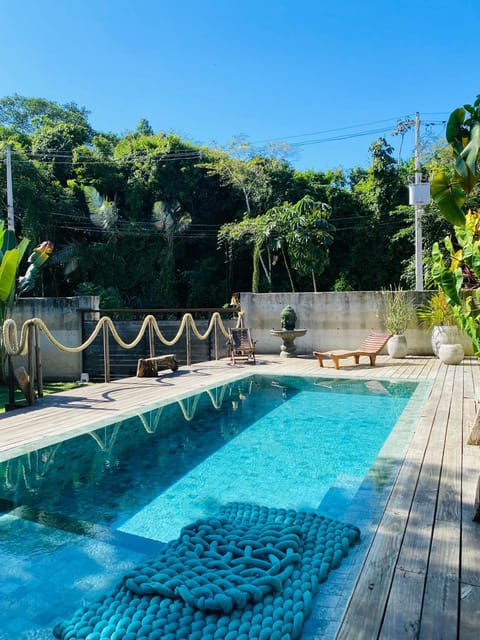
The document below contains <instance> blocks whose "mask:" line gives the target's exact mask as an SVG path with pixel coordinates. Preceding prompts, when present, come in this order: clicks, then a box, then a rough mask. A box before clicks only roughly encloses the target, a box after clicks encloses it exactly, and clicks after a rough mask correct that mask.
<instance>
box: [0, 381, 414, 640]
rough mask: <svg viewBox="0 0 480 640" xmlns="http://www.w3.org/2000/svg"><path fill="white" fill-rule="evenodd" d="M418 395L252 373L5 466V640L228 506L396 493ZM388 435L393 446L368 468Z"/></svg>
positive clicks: (90, 594) (334, 510)
mask: <svg viewBox="0 0 480 640" xmlns="http://www.w3.org/2000/svg"><path fill="white" fill-rule="evenodd" d="M423 397H424V394H423V392H422V385H421V384H420V385H419V384H418V383H411V382H398V383H397V382H391V381H352V380H347V379H340V378H336V379H328V378H321V379H313V378H311V379H310V378H308V379H307V378H294V377H275V378H268V377H265V376H258V375H257V376H253V377H250V378H246V379H243V380H240V381H238V382H234V383H230V384H228V385H224V386H223V387H217V388H214V389H210V390H208V391H206V392H203V393H202V394H200V395H198V396H194V397H192V398H189V399H185V400H182V401H178V402H175V403H173V404H171V405H167V406H163V407H159V408H157V409H154V410H152V411H149V412H148V413H146V414H143V415H140V416H136V417H133V418H128V419H127V420H125V421H123V422H122V423H116V424H112V425H110V426H106V427H103V428H102V429H99V430H97V431H95V432H92V433H91V434H86V435H84V436H81V437H79V438H74V439H71V440H67V441H65V442H62V443H58V444H57V445H53V446H51V447H48V448H45V449H41V450H38V451H35V452H32V453H30V454H27V455H25V456H21V457H19V458H16V459H13V460H10V461H7V462H5V463H2V464H1V465H0V472H1V476H0V477H1V478H2V479H3V481H2V487H1V491H0V500H1V501H2V502H1V504H2V506H3V511H4V512H5V515H3V516H2V517H1V518H0V535H1V536H2V541H3V542H4V543H5V544H4V545H3V546H2V553H1V555H0V560H2V562H3V566H4V567H6V572H4V576H5V577H6V581H5V579H4V588H3V591H4V592H5V593H6V596H7V597H6V599H5V602H6V606H5V607H4V608H3V611H2V614H1V615H2V616H4V618H5V620H4V621H3V620H2V624H0V627H1V629H2V631H0V640H3V639H4V638H5V639H6V638H21V637H25V638H27V637H30V636H28V633H30V634H31V633H32V632H33V631H35V633H36V635H35V637H36V638H43V637H51V635H50V632H48V629H49V628H50V629H51V626H53V622H54V621H55V620H56V619H57V618H58V617H62V616H68V615H69V614H71V612H72V610H73V609H74V608H76V607H78V605H79V604H80V602H82V600H83V599H85V600H89V599H91V598H94V597H95V596H96V595H97V594H98V593H101V592H102V591H104V590H105V589H106V588H108V586H110V584H111V583H112V581H113V582H115V581H116V579H117V577H118V576H119V575H122V574H123V573H125V570H126V569H128V567H131V566H132V565H134V564H136V563H138V562H139V561H140V560H141V559H142V558H143V557H147V556H149V555H151V554H152V553H155V551H158V549H160V548H161V547H162V545H163V544H164V543H165V542H167V541H169V540H171V539H173V538H175V537H177V536H178V533H179V531H180V529H181V527H182V526H184V525H185V524H187V523H189V522H191V521H193V520H195V519H197V518H198V517H203V516H205V515H209V514H212V513H215V512H216V511H217V510H218V507H219V506H220V505H222V504H224V503H226V502H229V501H232V500H234V501H242V500H245V501H248V502H253V503H258V504H264V505H269V506H272V507H282V508H293V509H297V510H318V511H320V512H322V513H324V514H326V515H329V516H331V517H337V518H343V517H344V516H345V515H346V514H349V513H350V514H352V515H353V514H355V508H356V496H358V495H359V492H361V491H362V490H365V487H366V486H370V487H373V492H372V495H377V496H378V495H380V494H381V493H382V492H384V491H385V490H386V489H388V486H389V483H391V481H392V477H393V474H394V472H395V464H394V461H395V460H396V461H397V462H398V460H399V459H400V458H401V456H402V451H404V450H405V447H406V444H407V442H408V434H409V433H411V430H412V428H413V424H414V418H415V415H416V411H417V409H418V402H420V401H421V399H422V398H423ZM415 407H416V408H415ZM399 423H400V424H403V427H402V428H401V429H400V430H399V429H398V424H399ZM395 424H397V427H396V428H395V432H394V433H393V434H392V429H393V427H394V426H395ZM392 438H393V440H392ZM389 439H390V441H391V442H393V443H394V444H393V447H392V448H393V449H394V450H395V454H394V455H389V454H388V453H387V454H384V455H383V456H382V457H381V460H382V463H381V464H380V463H379V462H378V460H377V463H376V464H374V465H373V467H372V464H373V463H374V461H375V460H376V459H377V456H378V453H379V451H380V450H381V449H382V447H383V449H385V444H384V443H385V442H386V441H387V442H388V440H389ZM366 479H367V480H366ZM364 497H365V496H363V498H362V506H363V508H364V507H365V500H364ZM372 504H375V503H374V502H373V503H372ZM357 506H358V502H357ZM372 508H378V505H377V506H374V507H372ZM370 511H371V510H370ZM359 517H360V516H359V514H358V513H357V515H356V516H355V518H356V519H359ZM354 524H356V522H355V523H354ZM3 549H4V550H3ZM32 554H34V560H35V562H33V561H32ZM52 563H54V564H55V567H56V570H55V573H57V577H56V579H54V578H53V576H52V569H51V567H52ZM65 563H66V564H65ZM59 566H61V567H65V566H68V568H69V571H67V572H66V575H65V572H63V574H62V571H59V570H58V567H59ZM47 578H48V579H47ZM45 583H48V584H49V587H50V589H51V590H52V593H53V596H52V597H51V599H50V602H47V604H46V603H45V601H43V603H39V602H38V600H39V598H38V596H39V591H40V592H41V593H44V591H45ZM32 585H35V588H32ZM19 595H21V599H22V600H23V605H22V606H21V607H20V608H19V605H18V602H19V599H18V596H19ZM57 600H60V603H58V601H57ZM42 605H43V606H42ZM26 612H27V615H26ZM20 614H21V616H22V619H21V620H20V619H18V617H16V616H18V615H20ZM2 633H3V634H4V635H2ZM42 633H45V634H46V635H45V636H43V635H41V634H42ZM312 637H313V636H312Z"/></svg>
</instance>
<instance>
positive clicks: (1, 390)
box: [0, 380, 85, 413]
mask: <svg viewBox="0 0 480 640" xmlns="http://www.w3.org/2000/svg"><path fill="white" fill-rule="evenodd" d="M83 386H85V385H84V384H83V383H82V384H80V383H79V382H78V381H76V380H75V381H74V382H44V383H43V393H44V395H47V393H58V392H59V391H68V390H69V389H75V388H76V387H83ZM24 401H25V396H24V395H23V393H22V392H21V391H20V389H15V402H24ZM6 404H8V387H6V386H0V413H5V405H6Z"/></svg>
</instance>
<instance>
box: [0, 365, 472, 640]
mask: <svg viewBox="0 0 480 640" xmlns="http://www.w3.org/2000/svg"><path fill="white" fill-rule="evenodd" d="M325 365H326V366H325V367H324V368H322V369H320V368H319V367H318V364H317V362H316V360H314V359H311V358H305V359H304V358H291V359H280V358H278V357H272V356H261V355H260V356H258V357H257V366H256V367H253V366H252V365H240V366H236V367H232V366H231V365H230V364H229V363H228V361H227V360H221V361H218V362H208V363H202V364H199V365H194V366H192V367H190V368H188V369H187V368H186V367H181V368H180V369H179V370H178V371H177V372H176V373H171V372H166V373H165V374H163V375H161V376H160V377H159V378H157V379H152V378H128V379H125V380H121V381H117V382H112V383H109V384H98V385H94V386H86V387H81V388H78V389H75V390H72V391H68V392H65V393H62V394H56V395H55V396H47V397H46V398H44V399H42V400H41V401H37V403H36V404H35V406H34V407H32V408H28V409H22V410H20V411H16V412H13V413H9V414H5V415H4V416H3V417H1V418H0V460H5V459H8V458H10V457H13V456H14V455H17V454H19V453H23V452H25V451H28V450H31V449H35V448H38V447H39V446H44V445H47V444H51V443H53V442H56V441H58V440H60V439H64V437H65V436H67V437H73V436H75V435H77V434H78V433H80V432H83V431H86V430H91V429H92V427H95V426H101V425H102V424H106V423H109V422H113V421H115V420H117V419H118V418H119V417H120V416H123V415H125V414H127V415H132V414H134V413H138V412H139V410H141V409H147V408H148V407H149V406H150V405H152V404H154V403H158V401H159V400H160V399H161V400H165V401H168V400H173V399H178V398H180V397H186V396H187V395H190V394H191V393H192V391H197V390H201V389H202V388H205V387H210V386H212V385H215V384H223V383H225V382H228V381H229V380H231V379H234V378H236V377H238V376H244V375H249V374H250V373H255V372H262V373H273V374H280V373H282V374H287V373H288V374H292V375H315V376H318V377H334V376H344V377H345V376H348V377H355V378H357V377H363V378H369V379H371V378H378V379H398V378H402V379H410V380H427V379H428V380H432V381H433V385H432V388H431V391H430V393H429V396H428V399H427V402H426V404H425V405H424V407H423V411H422V412H421V415H419V416H418V424H417V427H416V430H415V433H414V436H413V438H412V441H411V443H410V446H409V449H408V453H407V456H406V458H405V460H404V462H403V464H402V465H401V468H400V471H399V473H398V476H397V478H396V482H395V484H394V486H393V490H392V492H391V494H390V498H389V500H388V502H387V504H386V507H385V510H384V513H383V517H382V518H381V521H380V523H379V525H378V528H377V529H376V532H375V535H374V536H373V539H372V542H371V544H370V547H369V549H368V553H367V555H366V557H365V560H364V563H363V567H362V569H361V572H360V575H359V578H358V581H357V583H356V585H355V588H354V590H353V593H352V594H351V597H350V599H349V602H348V605H347V607H346V611H345V614H344V617H343V620H342V622H341V624H340V626H339V629H338V632H337V634H336V637H337V638H338V639H342V640H353V639H355V640H358V639H365V640H373V639H375V638H382V639H392V640H397V639H399V638H421V639H425V640H439V639H445V640H452V639H455V638H459V639H461V640H468V639H470V638H471V639H472V640H473V639H474V638H475V639H477V638H479V637H480V560H479V558H478V554H479V550H480V524H478V523H474V522H472V515H473V503H474V497H475V492H476V485H477V480H478V477H479V475H480V447H473V446H470V445H467V444H466V443H467V440H468V436H469V433H470V430H471V427H472V423H473V420H474V416H475V414H476V411H477V408H478V401H479V399H480V363H479V362H478V361H477V360H475V359H473V358H467V359H465V361H464V363H462V365H458V366H446V365H443V364H441V363H440V361H439V360H438V359H434V358H421V357H408V358H406V359H404V360H396V361H393V360H390V359H389V358H388V357H386V356H380V357H379V358H378V359H377V366H376V367H373V368H372V367H370V366H367V365H366V364H364V363H363V362H361V364H360V365H359V366H353V365H352V366H351V365H350V362H349V361H343V362H342V364H341V366H340V369H339V370H338V371H336V370H335V369H334V368H333V366H332V363H331V361H326V363H325Z"/></svg>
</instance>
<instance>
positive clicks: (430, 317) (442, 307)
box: [417, 289, 457, 331]
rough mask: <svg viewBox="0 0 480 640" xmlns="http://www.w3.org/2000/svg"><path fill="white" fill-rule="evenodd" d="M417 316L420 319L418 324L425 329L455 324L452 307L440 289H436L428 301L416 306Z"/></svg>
mask: <svg viewBox="0 0 480 640" xmlns="http://www.w3.org/2000/svg"><path fill="white" fill-rule="evenodd" d="M417 317H418V319H419V321H420V326H422V327H423V328H424V329H425V330H427V331H430V330H431V329H433V327H438V326H450V325H456V324H457V322H456V319H455V315H454V313H453V309H452V307H451V306H450V304H449V302H448V301H447V297H446V296H445V293H444V292H443V291H442V290H441V289H440V290H439V291H436V292H435V293H434V294H433V295H432V296H431V297H430V298H429V300H428V302H426V303H424V304H421V305H419V306H418V307H417Z"/></svg>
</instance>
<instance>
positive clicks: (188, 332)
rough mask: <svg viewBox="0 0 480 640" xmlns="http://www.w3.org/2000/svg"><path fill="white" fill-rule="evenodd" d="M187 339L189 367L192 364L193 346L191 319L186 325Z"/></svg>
mask: <svg viewBox="0 0 480 640" xmlns="http://www.w3.org/2000/svg"><path fill="white" fill-rule="evenodd" d="M185 329H186V331H185V340H186V343H187V367H189V366H190V365H191V364H192V347H191V340H190V321H188V322H187V323H186V325H185Z"/></svg>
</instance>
